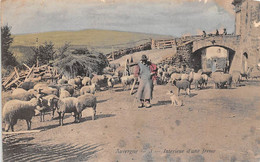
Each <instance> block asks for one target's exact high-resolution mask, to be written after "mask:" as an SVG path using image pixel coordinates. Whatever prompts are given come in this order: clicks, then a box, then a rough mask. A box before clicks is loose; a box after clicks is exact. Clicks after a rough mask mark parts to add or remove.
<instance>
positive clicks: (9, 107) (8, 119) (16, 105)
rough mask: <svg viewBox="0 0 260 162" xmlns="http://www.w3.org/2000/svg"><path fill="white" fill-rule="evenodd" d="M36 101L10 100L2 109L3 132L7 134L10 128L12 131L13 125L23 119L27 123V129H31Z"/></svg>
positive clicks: (34, 99)
mask: <svg viewBox="0 0 260 162" xmlns="http://www.w3.org/2000/svg"><path fill="white" fill-rule="evenodd" d="M37 104H38V99H36V98H33V99H31V100H30V101H20V100H11V101H8V102H7V103H6V104H5V106H4V108H3V115H2V117H3V121H4V123H5V131H6V132H8V131H9V129H10V127H11V130H12V131H14V125H15V124H16V123H17V120H18V119H24V120H26V123H27V129H28V130H30V129H31V124H32V121H31V120H32V117H33V116H34V115H35V109H36V107H37Z"/></svg>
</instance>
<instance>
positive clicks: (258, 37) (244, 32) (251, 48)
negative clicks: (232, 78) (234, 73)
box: [231, 0, 260, 72]
mask: <svg viewBox="0 0 260 162" xmlns="http://www.w3.org/2000/svg"><path fill="white" fill-rule="evenodd" d="M232 4H233V5H234V6H235V19H236V20H235V22H236V24H235V34H236V35H240V36H241V37H240V45H239V47H238V48H237V51H236V54H235V57H234V63H235V64H234V65H233V67H231V68H232V69H236V70H241V72H245V71H246V70H247V68H248V67H254V66H256V65H257V64H258V63H259V62H260V2H259V1H255V0H234V1H233V3H232Z"/></svg>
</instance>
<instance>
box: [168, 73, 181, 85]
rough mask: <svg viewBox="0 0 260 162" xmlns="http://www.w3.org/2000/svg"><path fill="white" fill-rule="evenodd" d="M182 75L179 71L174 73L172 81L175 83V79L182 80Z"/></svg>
mask: <svg viewBox="0 0 260 162" xmlns="http://www.w3.org/2000/svg"><path fill="white" fill-rule="evenodd" d="M181 75H182V74H179V73H172V74H171V78H170V82H171V83H172V84H173V81H177V80H181Z"/></svg>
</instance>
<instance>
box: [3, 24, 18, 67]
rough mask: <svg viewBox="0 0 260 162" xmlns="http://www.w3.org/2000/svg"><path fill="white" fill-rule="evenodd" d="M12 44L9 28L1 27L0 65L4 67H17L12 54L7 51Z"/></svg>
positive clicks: (6, 26)
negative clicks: (0, 55) (0, 52)
mask: <svg viewBox="0 0 260 162" xmlns="http://www.w3.org/2000/svg"><path fill="white" fill-rule="evenodd" d="M12 43H13V38H12V37H11V27H10V26H8V25H5V26H3V27H1V49H2V65H3V66H4V67H7V66H9V65H10V66H15V65H17V62H16V59H15V57H14V55H13V53H12V52H11V51H10V50H9V49H10V46H11V44H12Z"/></svg>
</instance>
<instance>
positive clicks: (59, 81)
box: [57, 79, 68, 84]
mask: <svg viewBox="0 0 260 162" xmlns="http://www.w3.org/2000/svg"><path fill="white" fill-rule="evenodd" d="M57 83H58V84H68V80H66V79H59V80H58V82H57Z"/></svg>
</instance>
